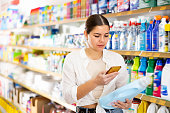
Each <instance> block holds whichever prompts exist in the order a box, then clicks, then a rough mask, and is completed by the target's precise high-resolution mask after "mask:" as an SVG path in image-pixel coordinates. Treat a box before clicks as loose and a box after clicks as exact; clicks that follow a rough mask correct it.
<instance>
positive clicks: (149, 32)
mask: <svg viewBox="0 0 170 113" xmlns="http://www.w3.org/2000/svg"><path fill="white" fill-rule="evenodd" d="M153 26H154V24H153V21H150V25H149V27H148V29H147V31H146V50H147V51H152V30H153Z"/></svg>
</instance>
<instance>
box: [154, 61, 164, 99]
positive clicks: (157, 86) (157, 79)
mask: <svg viewBox="0 0 170 113" xmlns="http://www.w3.org/2000/svg"><path fill="white" fill-rule="evenodd" d="M162 68H163V65H162V60H161V59H158V60H157V62H156V66H155V72H154V80H153V96H156V97H161V75H162Z"/></svg>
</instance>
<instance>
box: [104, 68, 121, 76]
mask: <svg viewBox="0 0 170 113" xmlns="http://www.w3.org/2000/svg"><path fill="white" fill-rule="evenodd" d="M120 68H121V66H112V67H111V68H110V69H109V70H108V71H107V72H106V74H109V73H113V72H118V71H119V70H120Z"/></svg>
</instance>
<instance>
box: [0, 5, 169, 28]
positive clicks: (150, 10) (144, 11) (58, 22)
mask: <svg viewBox="0 0 170 113" xmlns="http://www.w3.org/2000/svg"><path fill="white" fill-rule="evenodd" d="M169 9H170V5H166V6H159V7H151V8H145V9H138V10H133V11H124V12H119V13H109V14H104V15H103V16H105V17H106V18H113V17H118V16H126V15H134V14H141V13H148V12H153V11H162V10H169ZM86 19H87V18H78V19H64V20H62V21H57V22H50V23H44V24H35V25H25V26H23V27H21V28H34V27H43V26H52V25H56V24H66V23H74V22H83V21H85V20H86ZM18 29H20V28H18ZM11 30H14V29H9V30H2V31H11ZM15 30H16V29H15Z"/></svg>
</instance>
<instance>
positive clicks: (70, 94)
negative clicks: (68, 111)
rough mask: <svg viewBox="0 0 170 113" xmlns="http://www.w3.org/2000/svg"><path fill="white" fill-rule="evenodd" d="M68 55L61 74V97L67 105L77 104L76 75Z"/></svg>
mask: <svg viewBox="0 0 170 113" xmlns="http://www.w3.org/2000/svg"><path fill="white" fill-rule="evenodd" d="M71 59H72V58H71V56H70V54H69V55H67V57H66V59H65V62H64V65H63V73H62V82H61V83H62V95H63V97H64V99H65V101H66V102H67V103H69V104H72V103H76V102H77V87H78V86H77V85H76V74H75V71H74V66H73V62H72V60H71Z"/></svg>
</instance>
